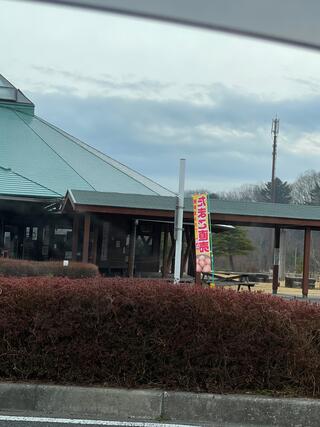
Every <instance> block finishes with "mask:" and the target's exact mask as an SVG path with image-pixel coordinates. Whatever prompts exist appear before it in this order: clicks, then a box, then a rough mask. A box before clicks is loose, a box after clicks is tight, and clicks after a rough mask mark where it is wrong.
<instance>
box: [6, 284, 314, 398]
mask: <svg viewBox="0 0 320 427" xmlns="http://www.w3.org/2000/svg"><path fill="white" fill-rule="evenodd" d="M0 287H1V289H2V294H1V295H0V334H1V338H2V339H1V341H0V377H1V378H2V379H8V380H41V381H55V382H60V383H68V382H69V383H79V384H102V385H109V386H129V387H139V386H156V387H165V388H177V389H183V390H195V391H206V392H234V391H245V390H247V391H253V392H257V391H260V390H269V391H271V392H275V393H278V392H280V393H285V392H290V393H295V394H300V395H310V396H311V395H313V396H320V332H319V331H320V307H318V306H317V305H311V304H308V303H303V302H290V301H284V300H282V299H278V298H275V297H272V296H268V295H262V294H255V293H248V292H243V293H237V292H234V291H232V290H229V291H228V290H221V289H216V290H212V289H206V290H205V289H197V288H194V287H187V286H174V285H168V284H163V283H160V282H156V281H152V282H151V281H150V282H148V281H146V280H135V281H132V280H129V279H115V278H112V279H104V278H96V279H87V280H84V279H81V280H77V281H72V280H70V279H66V278H28V279H13V278H10V279H6V278H0Z"/></svg>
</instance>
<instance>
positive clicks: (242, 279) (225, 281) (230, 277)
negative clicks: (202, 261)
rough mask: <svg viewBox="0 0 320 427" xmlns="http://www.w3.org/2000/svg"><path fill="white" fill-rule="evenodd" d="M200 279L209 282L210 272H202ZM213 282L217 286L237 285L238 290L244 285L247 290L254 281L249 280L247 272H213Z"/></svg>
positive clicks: (210, 278) (251, 286)
mask: <svg viewBox="0 0 320 427" xmlns="http://www.w3.org/2000/svg"><path fill="white" fill-rule="evenodd" d="M202 279H203V280H204V281H205V282H206V283H210V282H211V280H212V273H211V272H209V273H202ZM214 279H217V281H216V280H215V284H216V285H217V286H237V287H238V291H240V289H241V287H242V286H246V287H247V288H248V290H249V291H251V288H253V287H254V286H255V282H250V281H249V276H248V274H243V273H239V274H237V273H234V274H233V273H218V272H217V273H214Z"/></svg>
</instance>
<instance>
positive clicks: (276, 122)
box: [271, 117, 279, 203]
mask: <svg viewBox="0 0 320 427" xmlns="http://www.w3.org/2000/svg"><path fill="white" fill-rule="evenodd" d="M271 134H272V135H273V149H272V177H271V186H272V193H271V201H272V203H275V202H276V157H277V137H278V135H279V119H278V117H276V118H275V119H273V120H272V126H271Z"/></svg>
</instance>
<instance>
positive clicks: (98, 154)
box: [34, 116, 176, 196]
mask: <svg viewBox="0 0 320 427" xmlns="http://www.w3.org/2000/svg"><path fill="white" fill-rule="evenodd" d="M34 117H35V118H37V119H38V120H40V121H41V122H43V123H45V124H46V125H48V126H50V127H51V128H52V129H54V130H55V131H56V132H58V133H60V134H62V135H63V136H65V137H67V138H68V139H69V140H70V141H71V142H73V143H74V144H77V145H78V146H80V147H81V148H82V149H84V150H86V151H88V152H90V153H91V154H93V155H94V156H96V157H98V158H99V159H100V160H102V161H103V162H105V163H107V164H108V165H109V166H111V167H113V168H114V169H117V170H118V171H120V172H122V173H124V174H125V175H127V176H129V177H130V178H131V179H133V180H135V181H136V182H139V184H142V185H144V186H145V187H146V188H148V189H149V190H151V191H153V192H154V193H155V195H157V193H156V192H155V190H154V189H152V188H150V187H149V186H148V185H146V184H145V183H143V182H141V181H139V180H138V179H137V178H136V177H133V176H131V175H130V174H129V173H128V172H126V171H124V170H121V169H120V168H118V167H117V166H116V165H113V164H111V163H109V162H108V161H107V160H106V159H105V158H107V159H109V160H110V161H112V162H114V163H117V164H118V165H120V166H121V167H123V168H125V169H127V170H129V171H131V172H133V173H134V174H137V175H140V176H141V177H142V178H144V179H146V180H148V181H151V182H152V183H153V184H155V185H157V186H158V187H160V188H162V189H163V190H165V191H167V192H169V193H172V195H173V196H176V194H175V193H174V192H173V191H171V190H169V189H168V188H166V187H164V186H163V185H161V184H158V183H157V182H156V181H154V180H152V179H150V178H148V177H147V176H145V175H143V174H141V173H140V172H137V171H135V170H134V169H131V168H129V167H128V166H126V165H124V164H123V163H121V162H119V161H118V160H115V159H113V158H112V157H110V156H108V155H107V154H105V153H103V152H102V151H100V150H98V149H96V148H94V147H92V146H91V145H89V144H87V143H86V142H83V141H81V140H80V139H79V138H76V137H74V136H72V135H71V134H69V133H68V132H65V131H64V130H62V129H60V128H59V127H58V126H55V125H53V124H51V123H49V122H47V121H46V120H44V119H42V118H41V117H39V116H34ZM89 191H90V190H89ZM158 195H160V194H158Z"/></svg>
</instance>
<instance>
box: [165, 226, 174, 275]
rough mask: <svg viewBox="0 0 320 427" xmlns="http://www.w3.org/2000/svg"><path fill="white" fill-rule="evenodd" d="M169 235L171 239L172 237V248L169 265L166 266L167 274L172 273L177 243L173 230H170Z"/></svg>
mask: <svg viewBox="0 0 320 427" xmlns="http://www.w3.org/2000/svg"><path fill="white" fill-rule="evenodd" d="M169 233H170V237H171V248H170V250H169V255H168V259H167V265H166V271H167V274H169V273H170V271H171V270H172V260H173V255H174V251H175V247H176V241H175V240H174V232H173V230H170V231H169Z"/></svg>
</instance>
